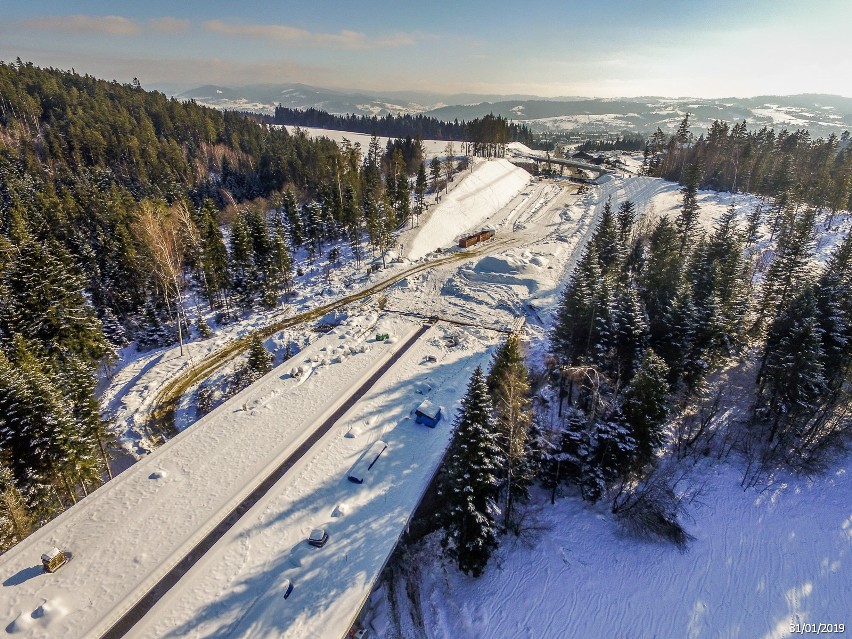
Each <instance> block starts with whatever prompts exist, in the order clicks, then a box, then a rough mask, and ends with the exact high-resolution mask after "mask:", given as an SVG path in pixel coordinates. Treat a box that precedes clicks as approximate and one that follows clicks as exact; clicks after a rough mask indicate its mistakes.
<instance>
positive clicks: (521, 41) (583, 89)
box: [0, 0, 852, 97]
mask: <svg viewBox="0 0 852 639" xmlns="http://www.w3.org/2000/svg"><path fill="white" fill-rule="evenodd" d="M850 23H852V2H849V0H820V2H816V3H815V2H801V1H792V0H774V1H772V2H768V1H766V0H750V1H749V2H747V3H743V2H734V1H731V0H713V1H708V0H700V1H699V0H680V1H678V2H674V1H669V2H663V1H659V0H658V1H653V0H646V1H640V0H603V1H601V2H597V3H588V2H575V1H564V0H563V1H561V2H533V3H521V2H517V1H511V2H510V1H504V0H493V1H489V2H484V1H479V0H471V1H470V2H464V3H456V2H445V1H444V0H434V1H432V2H423V3H417V4H415V3H408V2H398V1H394V2H385V1H367V2H362V3H352V2H338V1H334V2H332V1H329V0H316V1H315V2H310V3H304V2H301V3H281V2H252V3H243V4H238V3H233V2H221V1H218V0H212V1H210V2H204V3H193V2H186V3H174V2H164V1H161V0H152V1H149V2H146V3H129V2H101V1H88V2H87V1H83V2H75V3H73V7H72V6H71V4H70V3H66V2H56V1H53V2H45V1H37V0H36V1H33V2H20V3H10V6H8V7H6V8H4V20H3V23H2V25H0V59H2V60H5V61H13V60H15V59H16V58H21V59H22V60H24V61H32V62H33V63H35V64H37V65H39V66H51V67H57V68H63V69H68V68H74V69H75V70H77V71H78V72H80V73H90V74H92V75H96V76H99V77H104V78H107V79H116V80H119V81H122V82H127V81H129V80H131V79H132V78H134V77H136V78H139V79H140V80H141V81H142V83H143V84H144V85H166V84H169V85H173V86H174V87H175V88H178V87H182V88H185V89H188V88H192V87H196V86H199V85H202V84H222V85H227V86H241V85H246V84H260V83H285V82H303V83H306V84H314V85H320V86H326V87H341V88H360V89H370V90H391V89H409V90H424V91H435V92H444V93H452V92H477V93H494V94H529V95H540V96H547V97H554V96H593V97H615V96H637V95H662V96H694V97H724V96H753V95H760V94H792V93H833V94H839V95H845V96H852V73H850V72H849V68H848V60H849V59H850V58H852V38H850V37H849V33H848V25H849V24H850Z"/></svg>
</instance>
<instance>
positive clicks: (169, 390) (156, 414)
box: [148, 236, 517, 439]
mask: <svg viewBox="0 0 852 639" xmlns="http://www.w3.org/2000/svg"><path fill="white" fill-rule="evenodd" d="M516 241H517V238H515V237H511V236H510V237H503V238H498V239H495V240H491V241H489V242H486V243H484V244H482V245H481V246H477V247H476V248H473V249H469V250H465V251H458V252H456V253H451V254H450V255H447V256H445V257H440V258H438V259H435V260H430V261H429V262H426V263H424V264H417V265H416V266H412V267H411V268H407V269H405V270H404V271H401V272H399V273H397V274H396V275H394V276H393V277H391V278H389V279H387V280H383V281H381V282H379V283H377V284H374V285H372V286H370V287H368V288H365V289H363V290H361V291H359V292H357V293H353V294H352V295H347V296H345V297H342V298H340V299H339V300H335V301H334V302H329V303H328V304H323V305H322V306H318V307H316V308H314V309H311V310H309V311H305V312H303V313H298V314H296V315H293V316H291V317H287V318H285V319H282V320H278V321H275V322H272V323H270V324H268V325H266V326H264V327H262V328H259V329H257V330H255V331H253V332H252V333H250V334H248V335H245V336H243V337H240V338H238V339H235V340H233V341H231V342H229V343H228V344H226V345H225V346H223V347H222V348H220V349H218V350H216V351H214V352H212V353H210V354H209V355H208V356H207V357H205V358H204V359H203V360H201V361H200V362H198V363H197V364H195V365H193V366H190V367H189V368H187V369H185V370H183V371H182V372H181V373H180V374H178V375H176V376H175V377H174V378H173V379H172V380H170V381H169V382H168V383H166V384H165V385H164V386H163V387H162V388H161V389H160V390H159V391H158V392H157V395H156V396H155V398H154V401H153V402H152V405H151V411H150V413H149V415H148V429H149V431H150V432H151V433H159V434H160V435H161V436H162V437H163V438H164V439H168V438H170V437H172V436H174V435H175V434H176V428H175V411H176V409H177V405H178V403H179V402H180V398H181V397H183V395H184V393H186V392H187V391H188V390H189V389H190V388H192V387H193V386H195V385H196V384H200V383H201V382H202V381H204V380H205V379H207V378H208V377H210V376H211V375H213V374H214V373H215V372H216V371H217V370H219V369H220V368H221V367H222V366H224V365H225V364H227V363H228V362H230V361H231V360H233V359H234V358H235V357H238V356H239V355H240V354H241V353H243V352H244V351H245V350H246V349H247V348H248V346H249V342H250V341H251V338H252V337H254V336H255V335H258V336H260V338H261V339H266V338H268V337H270V336H272V335H275V334H276V333H279V332H280V331H283V330H284V329H287V328H292V327H293V326H297V325H299V324H304V323H305V322H310V321H312V320H316V319H319V318H320V317H322V316H323V315H326V314H327V313H329V312H331V311H333V310H336V309H338V308H342V307H344V306H346V305H348V304H351V303H352V302H357V301H358V300H361V299H364V298H366V297H370V296H371V295H375V294H376V293H380V292H382V291H384V290H385V289H387V288H390V287H391V286H393V285H394V284H396V283H397V282H399V281H400V280H403V279H405V278H406V277H409V276H410V275H414V274H416V273H420V272H422V271H426V270H428V269H430V268H434V267H436V266H440V265H442V264H449V263H452V262H462V261H464V260H467V259H470V258H471V257H475V256H476V255H479V254H481V253H485V252H488V251H491V250H493V249H494V248H496V247H499V246H503V245H509V244H513V243H514V242H516Z"/></svg>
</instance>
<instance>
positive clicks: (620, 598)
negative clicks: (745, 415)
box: [370, 460, 852, 639]
mask: <svg viewBox="0 0 852 639" xmlns="http://www.w3.org/2000/svg"><path fill="white" fill-rule="evenodd" d="M695 478H696V480H698V481H702V482H703V485H704V492H703V494H702V495H701V497H700V498H699V502H700V503H699V504H696V506H695V507H694V508H693V509H692V517H693V521H692V522H689V523H688V525H687V529H688V531H689V532H690V533H692V534H693V535H694V536H695V540H694V541H693V542H692V543H691V544H690V546H689V549H688V551H687V552H680V551H679V550H678V549H676V548H675V547H673V546H671V545H664V544H655V543H651V542H643V541H639V540H636V539H634V538H631V537H627V536H626V535H625V534H624V533H623V532H622V531H621V530H620V529H619V528H618V526H617V525H616V524H615V523H614V521H613V517H612V515H611V514H609V511H608V509H607V508H606V505H601V506H599V507H597V508H595V509H592V508H590V507H589V506H588V505H587V504H586V503H584V502H582V501H581V500H580V499H579V498H578V497H574V496H570V497H563V498H560V499H558V500H557V502H556V504H555V505H553V506H551V505H550V502H549V495H545V494H543V493H541V492H539V493H537V494H536V495H535V497H534V500H535V506H534V507H533V509H532V512H533V515H532V518H531V520H530V521H529V525H530V528H531V530H530V532H529V537H528V538H527V539H526V540H521V541H518V540H516V539H513V538H504V544H505V545H504V546H503V548H502V549H501V550H500V551H499V554H498V556H497V557H496V558H495V560H494V561H492V563H491V564H490V565H489V567H488V569H487V570H486V572H485V574H484V576H483V577H482V578H480V579H473V578H470V577H466V576H464V575H463V574H461V573H460V572H459V571H458V570H457V569H456V568H455V567H453V566H451V565H450V566H448V565H446V564H443V563H441V562H440V561H436V557H438V556H440V548H438V544H437V537H436V536H432V537H430V538H428V539H427V542H426V543H425V544H424V545H423V546H422V547H421V548H420V550H419V551H418V552H417V554H416V555H415V556H414V557H413V558H412V560H411V561H412V563H413V564H416V566H417V568H416V569H414V570H412V571H411V572H412V574H414V575H416V577H415V578H413V579H411V582H412V583H411V584H409V585H408V587H409V588H412V589H414V592H415V593H416V594H415V597H414V598H415V600H417V598H418V596H419V601H420V605H419V607H418V611H417V614H422V626H420V627H419V628H417V627H415V625H414V624H413V623H412V622H410V621H408V620H409V619H411V615H412V612H413V611H412V610H411V609H410V607H409V608H408V609H403V610H399V611H397V612H396V613H395V614H394V615H393V617H397V618H401V619H403V620H405V621H404V625H403V633H402V636H404V637H423V638H429V639H432V638H434V639H438V638H441V639H478V638H480V637H512V638H518V639H558V638H561V637H583V638H586V639H622V638H624V639H628V638H629V639H654V638H661V637H667V638H668V637H672V638H674V637H677V638H678V639H681V638H682V639H703V638H706V637H714V638H720V639H781V638H782V637H792V636H794V634H793V632H792V630H791V624H796V623H800V624H806V623H814V624H818V623H837V624H843V623H845V624H846V634H839V635H838V636H848V633H850V632H852V629H850V623H852V617H850V612H851V611H852V607H850V602H852V463H850V461H849V460H847V462H846V463H845V464H842V465H840V466H839V467H838V468H836V469H835V470H834V471H833V472H832V473H830V474H828V475H826V476H823V477H819V478H817V479H814V480H812V481H806V480H802V479H792V478H791V479H790V480H789V481H787V482H785V483H782V484H778V485H775V486H771V487H769V488H767V489H766V490H765V491H757V490H754V489H748V490H745V491H744V490H743V489H742V488H741V487H740V479H741V476H740V474H738V473H737V471H736V470H733V469H732V468H731V467H729V466H726V465H718V466H713V465H708V466H706V467H705V468H703V469H701V471H700V472H696V473H695ZM533 526H535V529H534V530H533ZM405 588H406V579H404V578H399V579H398V583H396V584H395V590H396V591H397V592H405ZM408 602H409V599H408V598H405V597H400V598H397V605H398V606H402V607H405V606H410V604H409V603H408ZM371 604H372V606H373V609H372V617H371V618H370V622H371V624H372V626H373V628H374V629H375V630H376V631H377V632H376V635H377V636H380V637H387V638H388V639H390V638H392V637H396V636H398V635H397V634H396V627H395V625H394V624H392V623H391V622H390V618H391V615H390V614H389V610H388V608H387V605H388V604H387V587H385V588H384V589H382V590H380V591H378V592H377V593H376V594H375V595H374V596H373V599H372V600H371ZM819 636H829V635H819Z"/></svg>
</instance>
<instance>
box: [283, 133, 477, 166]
mask: <svg viewBox="0 0 852 639" xmlns="http://www.w3.org/2000/svg"><path fill="white" fill-rule="evenodd" d="M285 128H286V129H287V131H289V132H290V133H293V132H294V131H295V130H296V129H299V130H300V131H304V132H305V133H306V134H307V135H308V136H310V137H312V138H328V139H329V140H333V141H334V142H337V144H342V143H343V140H344V139H346V140H349V142H351V143H352V144H355V143H358V144H360V145H361V152H362V153H366V152H367V149H368V148H369V146H370V139H371V138H372V136H370V135H367V134H366V133H353V132H352V131H336V130H334V129H318V128H316V127H310V126H303V127H296V126H292V125H287V126H285ZM393 139H394V138H389V137H379V145H380V147H381V150H382V152H384V149H385V146H386V145H387V143H388V140H393ZM423 148H424V150H425V153H426V158H427V159H428V158H433V157H435V156H444V155H445V154H446V152H445V150H446V148H447V141H446V140H423ZM453 150H454V152H455V153H457V154H460V153H461V143H460V142H453Z"/></svg>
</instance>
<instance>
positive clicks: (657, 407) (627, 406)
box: [623, 348, 669, 466]
mask: <svg viewBox="0 0 852 639" xmlns="http://www.w3.org/2000/svg"><path fill="white" fill-rule="evenodd" d="M668 374H669V368H668V366H666V363H665V362H664V361H663V360H662V358H660V357H658V356H657V354H656V353H654V351H653V350H652V349H650V348H649V349H647V350H645V353H644V355H643V356H642V363H641V364H640V366H639V370H637V371H636V375H635V376H634V377H633V379H632V380H631V381H630V385H629V386H628V387H627V390H625V392H624V403H623V410H624V416H625V418H626V419H627V423H628V424H629V425H630V434H631V435H632V436H633V439H634V440H635V441H636V452H637V461H638V463H639V465H640V466H643V465H645V464H647V463H648V462H649V461H650V460H651V459H652V458H653V455H654V452H655V451H656V450H657V449H659V448H660V447H661V446H662V445H663V441H664V430H663V425H664V424H665V421H666V416H667V415H668V397H669V385H668V381H667V378H668Z"/></svg>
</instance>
